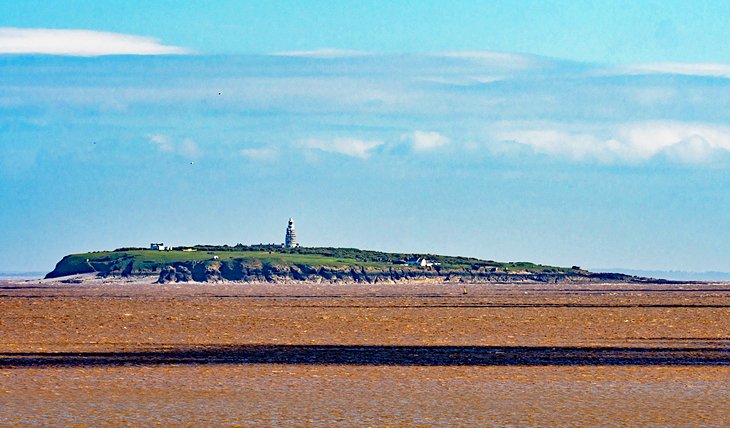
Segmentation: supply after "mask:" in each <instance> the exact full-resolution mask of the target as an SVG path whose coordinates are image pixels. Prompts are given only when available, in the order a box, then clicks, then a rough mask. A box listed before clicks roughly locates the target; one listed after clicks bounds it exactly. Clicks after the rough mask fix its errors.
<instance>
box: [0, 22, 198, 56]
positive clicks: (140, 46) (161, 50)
mask: <svg viewBox="0 0 730 428" xmlns="http://www.w3.org/2000/svg"><path fill="white" fill-rule="evenodd" d="M187 53H190V51H188V50H187V49H184V48H180V47H177V46H167V45H162V44H160V42H159V41H158V40H157V39H154V38H151V37H144V36H136V35H131V34H119V33H108V32H103V31H90V30H56V29H48V28H8V27H4V28H0V54H48V55H71V56H100V55H171V54H175V55H179V54H187Z"/></svg>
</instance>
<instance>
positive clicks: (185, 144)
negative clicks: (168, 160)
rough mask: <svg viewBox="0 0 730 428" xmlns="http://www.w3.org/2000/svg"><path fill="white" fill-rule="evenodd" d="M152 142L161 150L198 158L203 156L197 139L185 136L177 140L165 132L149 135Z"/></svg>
mask: <svg viewBox="0 0 730 428" xmlns="http://www.w3.org/2000/svg"><path fill="white" fill-rule="evenodd" d="M147 138H148V139H149V141H150V143H152V144H153V145H155V146H157V148H158V149H159V150H160V151H161V152H165V153H175V154H178V155H180V156H183V157H186V158H190V159H197V158H199V157H200V156H201V154H202V153H201V151H200V148H199V147H198V145H197V144H196V143H195V141H193V140H191V139H190V138H185V139H184V140H182V141H175V140H173V139H172V138H170V137H169V136H167V135H165V134H152V135H147Z"/></svg>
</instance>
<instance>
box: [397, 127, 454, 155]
mask: <svg viewBox="0 0 730 428" xmlns="http://www.w3.org/2000/svg"><path fill="white" fill-rule="evenodd" d="M403 139H407V140H410V142H411V145H412V146H413V150H416V151H428V150H433V149H435V148H438V147H441V146H444V145H446V144H448V143H449V142H450V140H449V139H448V138H447V137H445V136H443V135H441V134H439V133H438V132H425V131H415V132H413V133H412V134H406V135H404V136H403Z"/></svg>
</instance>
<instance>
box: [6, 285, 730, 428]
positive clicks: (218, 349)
mask: <svg viewBox="0 0 730 428" xmlns="http://www.w3.org/2000/svg"><path fill="white" fill-rule="evenodd" d="M467 293H468V294H466V295H463V289H462V286H443V285H441V286H429V285H397V286H388V285H384V286H372V285H358V284H354V285H316V284H303V285H302V284H300V285H278V286H275V285H268V284H259V285H242V284H187V285H151V284H145V283H126V284H120V283H115V284H103V283H101V281H87V282H85V283H82V284H68V283H66V284H65V283H60V282H58V281H27V282H0V424H2V425H46V426H47V425H89V426H90V425H93V426H98V425H155V424H163V425H209V424H210V423H211V422H213V424H214V425H243V426H251V425H257V426H261V425H264V426H281V425H296V426H331V425H342V426H353V425H358V426H359V425H365V426H367V425H371V426H387V425H389V426H433V425H440V426H449V425H540V426H546V425H552V426H580V425H583V426H585V425H594V426H595V425H638V424H640V425H657V426H658V425H661V426H665V425H708V426H728V425H730V408H729V406H728V405H727V404H726V403H727V402H730V284H686V285H636V284H589V285H563V284H554V285H550V286H544V285H534V284H533V285H515V284H496V285H495V284H479V285H467Z"/></svg>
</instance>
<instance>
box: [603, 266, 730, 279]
mask: <svg viewBox="0 0 730 428" xmlns="http://www.w3.org/2000/svg"><path fill="white" fill-rule="evenodd" d="M590 270H591V271H592V272H599V273H603V272H617V273H623V274H626V275H632V276H641V277H646V278H663V279H667V280H670V281H730V272H718V271H703V272H690V271H679V270H646V269H623V268H590Z"/></svg>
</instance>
